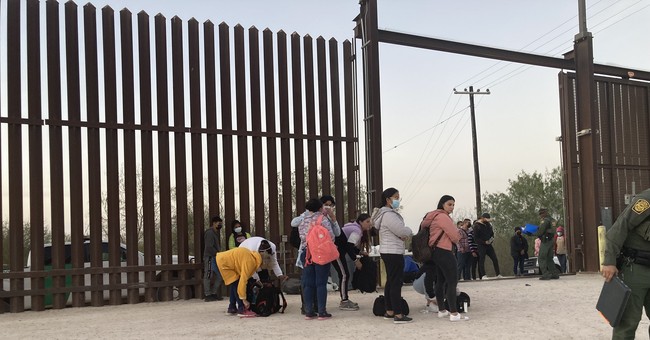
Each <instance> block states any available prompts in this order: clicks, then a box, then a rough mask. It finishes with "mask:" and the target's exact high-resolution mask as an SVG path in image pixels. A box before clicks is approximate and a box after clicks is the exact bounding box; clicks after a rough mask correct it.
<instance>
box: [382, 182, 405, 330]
mask: <svg viewBox="0 0 650 340" xmlns="http://www.w3.org/2000/svg"><path fill="white" fill-rule="evenodd" d="M378 208H379V210H378V211H377V212H376V213H375V214H374V216H373V219H372V220H373V225H374V226H375V228H376V229H378V230H379V245H380V247H379V253H380V254H381V259H382V261H384V265H385V267H386V285H385V287H384V296H385V297H386V298H385V299H384V301H386V314H384V319H387V320H391V319H392V320H393V322H394V323H396V324H402V323H409V322H411V321H413V319H411V318H409V317H408V316H406V315H404V314H402V284H403V282H404V241H405V240H407V239H408V238H409V237H411V235H412V234H413V231H412V230H411V229H410V228H408V227H407V226H406V225H404V219H403V218H402V215H400V214H399V213H398V212H397V208H399V191H397V189H395V188H388V189H386V190H384V192H383V193H382V195H381V202H380V203H379V205H378Z"/></svg>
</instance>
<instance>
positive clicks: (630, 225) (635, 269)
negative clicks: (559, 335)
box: [602, 189, 650, 339]
mask: <svg viewBox="0 0 650 340" xmlns="http://www.w3.org/2000/svg"><path fill="white" fill-rule="evenodd" d="M606 239H607V243H606V247H605V260H604V261H603V263H602V265H603V266H602V275H603V277H605V281H607V282H609V281H610V280H611V279H612V278H613V277H614V275H617V274H618V275H620V276H621V279H622V280H623V282H625V284H626V285H627V286H628V287H630V288H631V289H632V294H631V295H630V299H629V300H628V302H627V306H626V308H625V312H623V317H622V318H621V322H620V324H619V325H618V326H617V327H614V332H613V334H612V339H634V335H635V333H636V328H637V326H638V325H639V321H640V320H641V313H642V310H643V307H644V306H645V312H646V315H647V316H648V317H650V189H646V190H645V191H643V192H642V193H640V194H638V195H637V196H636V197H635V198H634V199H633V200H632V203H630V205H628V206H627V208H625V210H623V212H622V213H621V215H620V216H619V217H618V218H617V219H616V222H614V225H612V227H611V228H610V229H609V231H607V236H606ZM648 334H649V335H650V328H649V329H648Z"/></svg>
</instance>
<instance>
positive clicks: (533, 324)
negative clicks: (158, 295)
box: [0, 274, 650, 339]
mask: <svg viewBox="0 0 650 340" xmlns="http://www.w3.org/2000/svg"><path fill="white" fill-rule="evenodd" d="M602 284H603V281H602V278H601V277H600V276H599V275H597V274H578V275H568V276H563V277H562V278H561V279H560V280H552V281H540V280H538V279H537V278H534V277H533V278H516V279H515V278H506V279H501V280H488V281H470V282H461V283H460V284H459V286H460V288H461V290H462V291H464V292H467V293H468V294H469V295H470V297H471V306H470V307H469V312H468V313H467V315H468V316H469V317H470V320H469V321H467V322H458V323H451V322H449V320H448V319H447V318H445V319H438V318H437V317H436V315H437V314H435V313H430V314H425V313H422V312H421V310H422V309H423V308H424V298H423V297H422V295H420V294H418V293H417V292H415V291H414V290H413V288H412V287H411V286H405V287H404V288H403V292H402V295H403V296H404V298H405V299H406V300H407V301H408V303H409V305H410V309H411V316H412V317H413V319H414V322H413V323H410V324H402V325H395V324H393V323H392V321H387V320H384V319H383V318H380V317H375V316H374V315H373V314H372V303H373V301H374V299H375V297H376V296H377V295H379V294H381V290H380V291H379V293H374V294H361V293H359V292H353V293H351V300H353V301H355V302H358V303H359V305H360V306H361V309H360V310H359V311H341V310H339V309H338V302H339V299H338V293H334V292H332V293H330V294H329V296H328V307H329V308H328V310H329V312H331V313H332V314H333V315H334V316H333V318H332V319H330V320H324V321H318V320H310V321H307V320H304V319H303V317H302V316H301V315H300V297H299V296H298V295H287V302H288V308H287V310H286V312H285V314H275V315H272V316H271V317H268V318H262V317H258V318H252V319H239V318H238V317H236V316H228V315H226V314H225V311H226V307H227V304H228V303H227V301H216V302H203V301H202V300H199V299H193V300H188V301H175V302H165V303H141V304H136V305H122V306H106V307H99V308H94V307H85V308H66V309H64V310H46V311H44V312H25V313H18V314H8V313H5V314H2V315H0V330H1V331H0V338H5V339H38V338H46V337H47V338H52V339H90V338H93V339H152V338H156V339H183V338H187V339H190V338H191V339H197V338H198V339H207V338H219V339H234V338H254V339H287V338H291V339H294V338H295V339H300V338H307V337H309V338H317V339H400V338H408V339H425V338H434V339H437V338H443V337H445V338H453V339H609V338H611V328H610V327H609V325H608V324H606V322H605V321H604V319H602V317H601V316H600V315H599V314H598V312H597V311H596V309H595V305H596V301H597V299H598V294H599V293H600V289H601V287H602ZM649 324H650V323H649V322H648V319H647V318H646V317H645V316H644V317H643V319H642V321H641V323H640V325H639V328H638V329H637V333H636V335H637V339H646V338H647V336H648V326H649Z"/></svg>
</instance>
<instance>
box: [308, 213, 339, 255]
mask: <svg viewBox="0 0 650 340" xmlns="http://www.w3.org/2000/svg"><path fill="white" fill-rule="evenodd" d="M322 222H323V215H320V216H319V217H318V218H317V219H316V221H314V222H312V223H311V226H310V227H309V231H308V232H307V238H306V241H307V256H306V262H307V264H312V263H316V264H320V265H324V264H328V263H330V262H332V261H334V260H336V259H338V258H339V251H338V250H337V249H336V244H334V241H332V238H331V237H330V233H329V231H328V230H327V228H325V227H323V224H322Z"/></svg>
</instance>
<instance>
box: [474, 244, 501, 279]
mask: <svg viewBox="0 0 650 340" xmlns="http://www.w3.org/2000/svg"><path fill="white" fill-rule="evenodd" d="M485 256H489V257H490V260H492V264H493V265H494V271H495V272H496V275H501V271H499V260H498V259H497V254H496V253H495V252H494V247H492V245H491V244H479V245H478V276H479V277H480V278H483V276H484V275H485Z"/></svg>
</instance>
